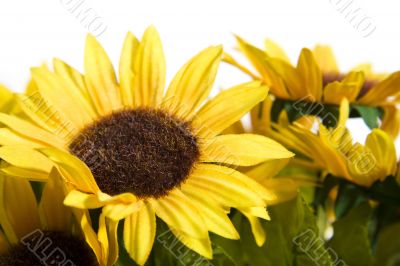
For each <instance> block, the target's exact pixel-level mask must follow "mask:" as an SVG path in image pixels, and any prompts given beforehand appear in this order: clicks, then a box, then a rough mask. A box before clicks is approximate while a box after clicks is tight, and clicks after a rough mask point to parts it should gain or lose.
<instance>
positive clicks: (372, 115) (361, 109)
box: [352, 105, 381, 129]
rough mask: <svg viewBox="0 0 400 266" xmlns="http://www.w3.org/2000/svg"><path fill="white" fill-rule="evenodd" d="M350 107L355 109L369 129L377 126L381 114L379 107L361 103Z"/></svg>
mask: <svg viewBox="0 0 400 266" xmlns="http://www.w3.org/2000/svg"><path fill="white" fill-rule="evenodd" d="M352 107H353V108H354V109H356V110H357V112H358V113H359V114H360V116H361V117H362V119H363V120H364V123H365V124H366V125H367V126H368V127H369V128H370V129H373V128H378V127H379V117H380V115H381V111H380V109H379V108H376V107H370V106H361V105H353V106H352Z"/></svg>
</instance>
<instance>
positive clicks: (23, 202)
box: [0, 176, 41, 244]
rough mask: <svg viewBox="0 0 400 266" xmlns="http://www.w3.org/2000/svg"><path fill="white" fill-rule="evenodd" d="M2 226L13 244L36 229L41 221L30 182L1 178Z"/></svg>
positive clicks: (0, 211) (0, 206)
mask: <svg viewBox="0 0 400 266" xmlns="http://www.w3.org/2000/svg"><path fill="white" fill-rule="evenodd" d="M0 192H1V193H0V224H1V227H2V229H3V231H4V233H5V234H6V236H7V239H8V240H9V241H10V243H12V244H18V243H19V241H20V239H21V238H22V237H24V236H26V235H28V234H29V233H32V232H33V231H34V230H36V229H40V228H41V226H40V219H39V214H38V207H37V204H36V197H35V194H34V193H33V190H32V187H31V185H30V183H29V181H27V180H25V179H20V178H13V177H6V176H0Z"/></svg>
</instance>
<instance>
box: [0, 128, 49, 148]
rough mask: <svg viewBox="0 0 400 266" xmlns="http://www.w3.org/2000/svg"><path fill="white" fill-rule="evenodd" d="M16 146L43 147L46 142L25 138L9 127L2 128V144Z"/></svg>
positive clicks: (0, 131)
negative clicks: (41, 142)
mask: <svg viewBox="0 0 400 266" xmlns="http://www.w3.org/2000/svg"><path fill="white" fill-rule="evenodd" d="M5 145H8V146H15V145H22V146H25V147H29V148H32V149H34V148H39V147H41V148H43V147H44V144H40V143H39V142H36V141H33V140H29V139H27V138H24V136H22V135H20V134H18V133H17V132H15V131H13V130H10V129H9V128H0V146H5Z"/></svg>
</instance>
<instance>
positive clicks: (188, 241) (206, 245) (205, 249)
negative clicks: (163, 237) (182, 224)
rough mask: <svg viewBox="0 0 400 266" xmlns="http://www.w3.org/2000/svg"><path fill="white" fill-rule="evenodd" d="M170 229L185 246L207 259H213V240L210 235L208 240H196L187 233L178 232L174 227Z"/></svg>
mask: <svg viewBox="0 0 400 266" xmlns="http://www.w3.org/2000/svg"><path fill="white" fill-rule="evenodd" d="M170 229H171V232H172V233H173V234H174V235H175V237H176V238H177V239H178V240H179V241H181V242H182V243H183V244H184V245H185V246H187V247H188V248H190V249H191V250H194V251H195V252H197V253H199V254H200V255H201V256H203V257H205V258H207V259H212V258H213V254H212V248H211V240H210V237H209V236H208V235H207V237H206V238H194V237H191V236H190V235H188V234H186V233H185V232H182V231H180V230H177V229H175V228H173V227H170Z"/></svg>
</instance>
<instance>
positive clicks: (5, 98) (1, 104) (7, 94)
mask: <svg viewBox="0 0 400 266" xmlns="http://www.w3.org/2000/svg"><path fill="white" fill-rule="evenodd" d="M0 99H1V101H0V111H1V112H7V110H8V109H9V108H10V103H11V102H12V100H13V99H14V94H13V93H12V92H11V91H10V90H9V89H7V88H6V87H4V86H3V85H1V84H0Z"/></svg>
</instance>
